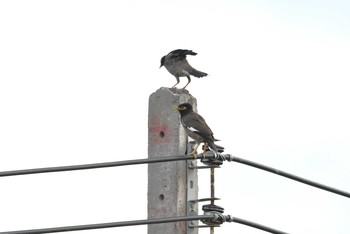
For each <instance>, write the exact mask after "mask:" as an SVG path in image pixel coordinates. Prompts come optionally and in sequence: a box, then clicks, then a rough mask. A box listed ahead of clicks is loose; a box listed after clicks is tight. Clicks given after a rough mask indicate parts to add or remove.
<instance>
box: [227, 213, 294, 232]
mask: <svg viewBox="0 0 350 234" xmlns="http://www.w3.org/2000/svg"><path fill="white" fill-rule="evenodd" d="M226 221H227V222H235V223H240V224H243V225H246V226H249V227H253V228H257V229H260V230H263V231H266V232H270V233H274V234H287V232H282V231H279V230H277V229H274V228H270V227H267V226H263V225H261V224H258V223H254V222H251V221H248V220H245V219H240V218H237V217H232V216H231V215H227V218H226Z"/></svg>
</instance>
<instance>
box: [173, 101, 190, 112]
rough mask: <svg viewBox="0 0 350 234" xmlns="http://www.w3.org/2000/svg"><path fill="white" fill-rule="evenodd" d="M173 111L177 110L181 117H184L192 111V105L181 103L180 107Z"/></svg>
mask: <svg viewBox="0 0 350 234" xmlns="http://www.w3.org/2000/svg"><path fill="white" fill-rule="evenodd" d="M174 109H175V110H178V111H179V112H180V114H181V115H186V114H187V113H190V112H192V111H193V108H192V105H191V104H189V103H183V104H181V105H178V106H176V107H175V108H174Z"/></svg>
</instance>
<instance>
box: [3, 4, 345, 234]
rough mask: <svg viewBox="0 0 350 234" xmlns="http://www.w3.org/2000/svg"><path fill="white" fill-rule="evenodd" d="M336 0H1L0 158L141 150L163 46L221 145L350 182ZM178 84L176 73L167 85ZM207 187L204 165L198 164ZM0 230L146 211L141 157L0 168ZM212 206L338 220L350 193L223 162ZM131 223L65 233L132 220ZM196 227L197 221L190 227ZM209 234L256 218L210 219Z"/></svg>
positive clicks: (244, 232) (335, 226)
mask: <svg viewBox="0 0 350 234" xmlns="http://www.w3.org/2000/svg"><path fill="white" fill-rule="evenodd" d="M349 9H350V3H349V2H348V1H311V0H304V1H283V0H282V1H276V0H275V1H273V0H270V1H264V2H262V1H253V0H250V1H243V0H241V1H238V0H232V1H223V0H221V1H220V0H219V1H204V0H202V1H139V0H128V1H111V0H110V1H107V0H105V1H96V0H90V1H87V0H84V1H82V0H70V1H65V0H60V1H36V0H35V1H8V0H3V1H0V34H1V36H0V64H1V65H0V171H6V170H15V169H27V168H38V167H49V166H64V165H74V164H85V163H98V162H108V161H119V160H127V159H138V158H147V117H148V98H149V95H151V94H152V93H153V92H155V91H156V90H157V89H159V88H160V87H171V86H173V84H175V81H176V80H175V78H174V77H173V76H172V75H171V74H169V73H168V72H167V71H166V69H164V68H162V69H159V65H160V58H161V57H162V56H163V55H165V54H167V53H169V52H170V51H171V50H174V49H191V50H193V51H195V52H197V53H198V55H197V56H192V57H188V60H189V62H190V63H191V64H192V65H193V66H194V67H195V68H197V69H199V70H201V71H204V72H206V73H208V74H209V76H208V77H205V78H202V79H197V78H193V79H192V83H191V84H190V85H189V86H188V90H189V92H190V93H191V94H192V95H193V96H194V97H196V98H197V102H198V111H199V113H200V114H201V115H202V116H203V117H204V118H205V119H206V121H207V123H208V125H209V126H210V127H211V129H212V130H213V132H214V134H215V137H216V138H218V139H221V142H220V145H223V146H225V148H226V151H225V152H226V153H230V154H233V155H235V156H238V157H242V158H245V159H248V160H252V161H256V162H259V163H262V164H266V165H269V166H272V167H275V168H278V169H280V170H284V171H287V172H290V173H293V174H296V175H299V176H301V177H305V178H308V179H311V180H314V181H317V182H319V183H323V184H326V185H329V186H333V187H336V188H338V189H342V190H345V191H348V192H349V191H350V182H349V176H350V144H349V143H350V134H349V132H350V121H349V120H350V109H349V100H350V92H349V90H350V81H349V77H350V69H349V64H350V43H349V42H350V15H349ZM185 84H186V78H182V79H181V83H180V85H179V87H182V86H184V85H185ZM199 180H200V182H199V186H200V187H199V190H200V192H199V197H207V196H208V195H209V194H208V187H209V185H208V183H209V179H208V174H207V173H206V172H200V174H199ZM0 188H1V192H0V207H1V212H0V220H1V222H0V232H1V231H11V230H22V229H34V228H49V227H57V226H68V225H81V224H91V223H104V222H117V221H127V220H137V219H146V218H147V165H138V166H132V167H118V168H107V169H97V170H85V171H73V172H61V173H49V174H38V175H27V176H15V177H3V178H0ZM216 190H217V191H216V195H217V197H220V198H221V201H219V202H217V204H218V205H220V206H222V207H224V208H225V214H230V215H232V216H235V217H239V218H243V219H247V220H250V221H253V222H257V223H260V224H263V225H266V226H270V227H273V228H276V229H280V230H282V231H285V232H289V233H297V234H304V233H318V234H329V233H336V234H347V233H349V232H350V224H349V217H350V200H349V199H348V198H345V197H341V196H339V195H335V194H331V193H329V192H326V191H322V190H319V189H316V188H313V187H310V186H307V185H304V184H300V183H297V182H294V181H291V180H288V179H286V178H282V177H278V176H275V175H272V174H270V173H267V172H263V171H259V170H257V169H253V168H249V167H247V166H244V165H240V164H236V163H233V162H232V163H225V164H224V165H223V167H222V168H221V169H219V170H217V178H216ZM146 230H147V227H146V226H137V227H123V228H111V229H100V230H91V231H80V232H78V233H82V234H85V233H86V234H90V233H94V234H95V233H101V234H107V233H128V234H129V233H146ZM199 233H200V234H204V233H209V230H207V229H205V230H200V232H199ZM215 233H216V234H229V233H240V234H255V233H256V234H258V233H264V232H263V231H260V230H257V229H253V228H250V227H246V226H243V225H240V224H236V223H225V224H223V225H222V227H221V228H217V229H216V230H215Z"/></svg>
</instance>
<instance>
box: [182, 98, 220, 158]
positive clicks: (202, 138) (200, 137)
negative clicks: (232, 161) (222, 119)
mask: <svg viewBox="0 0 350 234" xmlns="http://www.w3.org/2000/svg"><path fill="white" fill-rule="evenodd" d="M175 109H176V110H178V111H179V112H180V115H181V123H182V126H183V127H184V129H185V131H186V133H187V135H188V136H189V137H191V138H192V139H193V140H195V141H196V143H197V145H196V147H195V149H194V150H193V151H192V153H191V154H192V155H193V156H195V152H196V151H197V149H198V147H199V145H200V144H201V143H202V142H203V143H205V147H204V150H206V146H209V147H210V148H211V149H212V150H214V151H215V152H216V153H222V152H224V147H222V146H219V145H216V144H215V143H214V141H218V140H217V139H215V138H214V136H213V132H212V131H211V129H210V128H209V126H208V125H207V123H206V122H205V120H204V119H203V117H202V116H200V115H199V114H197V113H196V112H194V111H193V108H192V105H191V104H189V103H183V104H181V105H179V106H177V107H175Z"/></svg>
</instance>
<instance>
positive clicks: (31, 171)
mask: <svg viewBox="0 0 350 234" xmlns="http://www.w3.org/2000/svg"><path fill="white" fill-rule="evenodd" d="M196 157H197V159H203V158H205V159H213V160H214V159H216V160H217V159H219V160H227V161H234V162H238V163H241V164H245V165H248V166H251V167H255V168H258V169H261V170H264V171H268V172H271V173H274V174H277V175H280V176H283V177H286V178H289V179H292V180H296V181H299V182H301V183H304V184H307V185H310V186H313V187H316V188H319V189H323V190H326V191H328V192H332V193H335V194H338V195H341V196H345V197H348V198H350V193H349V192H346V191H342V190H339V189H336V188H333V187H330V186H327V185H323V184H320V183H317V182H314V181H311V180H308V179H304V178H302V177H299V176H296V175H293V174H290V173H288V172H284V171H281V170H278V169H275V168H272V167H269V166H265V165H263V164H259V163H256V162H253V161H249V160H246V159H243V158H239V157H235V156H233V155H230V154H217V155H214V154H213V153H212V152H211V151H207V152H206V155H205V157H203V155H202V154H198V155H197V156H196ZM192 159H193V157H192V156H188V155H180V156H169V157H159V158H158V157H157V158H146V159H134V160H125V161H116V162H105V163H92V164H82V165H73V166H61V167H45V168H35V169H24V170H14V171H3V172H0V177H4V176H15V175H28V174H38V173H48V172H60V171H74V170H86V169H97V168H105V167H117V166H128V165H137V164H145V163H160V162H171V161H180V160H192Z"/></svg>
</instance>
